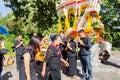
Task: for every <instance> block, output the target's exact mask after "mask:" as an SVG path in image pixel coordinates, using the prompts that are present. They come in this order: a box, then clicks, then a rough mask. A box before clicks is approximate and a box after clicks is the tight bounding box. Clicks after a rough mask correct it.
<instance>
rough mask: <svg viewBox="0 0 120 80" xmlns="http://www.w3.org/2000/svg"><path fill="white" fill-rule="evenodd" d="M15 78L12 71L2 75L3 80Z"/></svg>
mask: <svg viewBox="0 0 120 80" xmlns="http://www.w3.org/2000/svg"><path fill="white" fill-rule="evenodd" d="M11 77H13V75H12V73H11V72H10V71H8V72H6V73H5V74H3V75H2V79H1V80H9V78H11Z"/></svg>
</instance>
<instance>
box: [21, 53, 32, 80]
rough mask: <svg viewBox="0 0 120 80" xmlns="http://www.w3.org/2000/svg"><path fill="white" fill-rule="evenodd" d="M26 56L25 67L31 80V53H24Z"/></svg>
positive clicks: (28, 79) (28, 78)
mask: <svg viewBox="0 0 120 80" xmlns="http://www.w3.org/2000/svg"><path fill="white" fill-rule="evenodd" d="M23 57H24V67H25V74H26V77H27V80H31V77H30V54H29V53H26V54H24V55H23Z"/></svg>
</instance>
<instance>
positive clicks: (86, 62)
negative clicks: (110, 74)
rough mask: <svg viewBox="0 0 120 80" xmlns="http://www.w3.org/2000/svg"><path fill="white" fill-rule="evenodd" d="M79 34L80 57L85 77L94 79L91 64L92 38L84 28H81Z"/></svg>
mask: <svg viewBox="0 0 120 80" xmlns="http://www.w3.org/2000/svg"><path fill="white" fill-rule="evenodd" d="M78 34H79V36H80V38H79V40H78V46H79V48H80V52H79V57H80V61H81V66H82V75H83V78H84V79H87V80H92V65H91V52H90V47H91V41H90V38H89V37H88V36H86V35H85V33H84V30H83V29H81V30H79V31H78ZM87 72H88V75H87ZM87 76H88V77H87Z"/></svg>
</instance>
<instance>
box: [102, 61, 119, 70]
mask: <svg viewBox="0 0 120 80" xmlns="http://www.w3.org/2000/svg"><path fill="white" fill-rule="evenodd" d="M104 64H105V65H110V66H113V67H115V68H118V69H120V65H118V64H115V63H113V62H110V61H107V62H106V63H104Z"/></svg>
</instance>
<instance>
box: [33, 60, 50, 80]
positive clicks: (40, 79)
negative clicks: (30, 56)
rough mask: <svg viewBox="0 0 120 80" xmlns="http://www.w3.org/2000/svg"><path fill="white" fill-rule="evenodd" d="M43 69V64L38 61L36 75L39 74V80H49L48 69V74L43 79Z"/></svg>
mask: <svg viewBox="0 0 120 80" xmlns="http://www.w3.org/2000/svg"><path fill="white" fill-rule="evenodd" d="M42 67H43V62H41V61H36V66H35V70H36V73H37V74H38V79H39V80H48V77H49V76H48V74H47V73H48V69H46V74H45V77H42V76H41V71H42Z"/></svg>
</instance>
